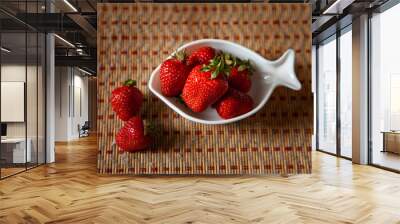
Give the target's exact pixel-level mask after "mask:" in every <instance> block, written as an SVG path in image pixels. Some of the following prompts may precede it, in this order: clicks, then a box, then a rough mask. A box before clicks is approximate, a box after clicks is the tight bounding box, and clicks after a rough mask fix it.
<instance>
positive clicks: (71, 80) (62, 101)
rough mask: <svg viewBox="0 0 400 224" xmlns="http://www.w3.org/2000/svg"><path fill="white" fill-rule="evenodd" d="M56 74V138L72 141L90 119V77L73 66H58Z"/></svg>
mask: <svg viewBox="0 0 400 224" xmlns="http://www.w3.org/2000/svg"><path fill="white" fill-rule="evenodd" d="M55 74H56V83H55V86H56V88H55V89H56V91H55V129H56V131H55V140H56V141H70V140H73V139H77V138H78V137H79V132H78V125H83V124H84V123H85V121H87V120H88V78H87V77H86V76H84V74H83V73H82V72H80V71H79V70H77V69H76V68H72V67H56V72H55ZM79 95H80V97H79ZM79 101H80V102H79ZM79 105H80V106H81V108H80V109H81V112H80V110H79Z"/></svg>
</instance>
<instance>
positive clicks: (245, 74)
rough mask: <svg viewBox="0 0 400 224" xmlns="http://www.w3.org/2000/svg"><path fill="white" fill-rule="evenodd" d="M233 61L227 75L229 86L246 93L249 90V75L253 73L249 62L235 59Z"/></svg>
mask: <svg viewBox="0 0 400 224" xmlns="http://www.w3.org/2000/svg"><path fill="white" fill-rule="evenodd" d="M233 61H234V65H233V67H232V68H231V71H230V72H229V75H228V82H229V86H230V87H232V88H235V89H237V90H239V91H241V92H243V93H247V92H249V91H250V88H251V80H250V75H251V74H252V72H253V68H252V66H251V64H250V61H249V60H247V61H242V60H240V59H237V58H234V59H233Z"/></svg>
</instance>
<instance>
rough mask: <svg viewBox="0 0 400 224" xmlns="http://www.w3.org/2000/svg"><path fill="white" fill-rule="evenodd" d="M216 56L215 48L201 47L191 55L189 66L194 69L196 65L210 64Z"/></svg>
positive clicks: (188, 61)
mask: <svg viewBox="0 0 400 224" xmlns="http://www.w3.org/2000/svg"><path fill="white" fill-rule="evenodd" d="M214 56H215V50H214V48H212V47H201V48H199V49H197V50H195V51H193V52H192V53H191V54H190V56H189V58H188V60H187V64H188V66H190V67H194V66H196V65H203V64H208V63H209V62H210V60H212V59H213V58H214Z"/></svg>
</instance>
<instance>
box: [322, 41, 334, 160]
mask: <svg viewBox="0 0 400 224" xmlns="http://www.w3.org/2000/svg"><path fill="white" fill-rule="evenodd" d="M317 88H318V92H317V94H318V102H317V107H318V124H317V125H318V146H317V147H318V149H319V150H322V151H326V152H330V153H336V38H335V37H332V38H331V40H330V41H327V42H326V43H323V44H321V45H319V47H318V87H317Z"/></svg>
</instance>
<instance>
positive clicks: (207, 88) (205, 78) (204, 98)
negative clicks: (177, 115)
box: [181, 65, 228, 112]
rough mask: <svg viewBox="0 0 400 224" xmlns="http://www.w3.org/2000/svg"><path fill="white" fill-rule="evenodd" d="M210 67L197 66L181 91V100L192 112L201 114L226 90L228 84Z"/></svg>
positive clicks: (218, 71)
mask: <svg viewBox="0 0 400 224" xmlns="http://www.w3.org/2000/svg"><path fill="white" fill-rule="evenodd" d="M220 72H222V70H220V69H217V70H210V67H204V68H203V66H202V65H197V66H196V67H194V68H193V70H192V71H191V72H190V74H189V76H188V78H187V80H186V84H185V86H184V87H183V91H182V95H181V97H182V100H183V101H184V102H185V104H186V105H187V106H188V107H189V108H190V109H191V110H192V111H194V112H202V111H204V110H205V109H206V108H207V107H208V106H210V105H211V104H213V103H215V102H216V101H217V100H218V99H219V98H220V97H221V96H223V95H224V94H225V92H226V91H227V90H228V82H227V81H226V80H225V79H224V77H223V76H222V75H220V74H219V73H220Z"/></svg>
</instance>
